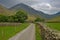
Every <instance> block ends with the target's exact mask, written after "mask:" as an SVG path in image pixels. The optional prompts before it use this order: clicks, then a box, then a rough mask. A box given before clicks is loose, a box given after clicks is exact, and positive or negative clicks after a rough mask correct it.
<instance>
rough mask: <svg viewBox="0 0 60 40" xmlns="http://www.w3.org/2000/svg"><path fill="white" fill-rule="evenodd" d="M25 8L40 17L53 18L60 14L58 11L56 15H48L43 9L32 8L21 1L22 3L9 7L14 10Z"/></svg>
mask: <svg viewBox="0 0 60 40" xmlns="http://www.w3.org/2000/svg"><path fill="white" fill-rule="evenodd" d="M21 9H23V10H24V11H26V12H28V13H29V14H32V15H34V16H38V17H41V18H45V19H49V20H50V19H52V18H55V17H56V16H60V13H57V14H54V15H48V14H45V13H44V12H42V11H37V10H35V9H33V8H31V7H30V6H28V5H26V4H23V3H20V4H17V5H15V6H13V7H11V8H9V10H13V11H17V10H21Z"/></svg>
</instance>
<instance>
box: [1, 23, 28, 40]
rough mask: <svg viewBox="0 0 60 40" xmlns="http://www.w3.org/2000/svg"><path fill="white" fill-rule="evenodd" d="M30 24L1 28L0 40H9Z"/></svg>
mask: <svg viewBox="0 0 60 40" xmlns="http://www.w3.org/2000/svg"><path fill="white" fill-rule="evenodd" d="M28 25H29V23H22V24H20V25H18V26H0V40H8V39H9V38H10V37H12V36H14V35H15V34H16V33H18V32H20V31H22V30H23V29H25V28H26V27H28Z"/></svg>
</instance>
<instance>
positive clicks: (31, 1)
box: [0, 0, 60, 15]
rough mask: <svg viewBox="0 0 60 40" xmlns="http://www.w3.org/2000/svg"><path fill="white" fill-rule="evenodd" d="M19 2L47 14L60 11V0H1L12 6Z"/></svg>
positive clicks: (8, 6) (3, 3)
mask: <svg viewBox="0 0 60 40" xmlns="http://www.w3.org/2000/svg"><path fill="white" fill-rule="evenodd" d="M19 3H24V4H27V5H29V6H31V7H32V8H34V9H35V10H38V11H43V12H44V13H46V14H49V15H52V14H56V13H57V12H59V11H60V0H0V4H2V5H3V6H5V7H7V8H10V7H12V6H14V5H17V4H19Z"/></svg>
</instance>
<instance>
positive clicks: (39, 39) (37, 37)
mask: <svg viewBox="0 0 60 40" xmlns="http://www.w3.org/2000/svg"><path fill="white" fill-rule="evenodd" d="M36 40H42V38H41V36H40V28H39V27H38V25H36Z"/></svg>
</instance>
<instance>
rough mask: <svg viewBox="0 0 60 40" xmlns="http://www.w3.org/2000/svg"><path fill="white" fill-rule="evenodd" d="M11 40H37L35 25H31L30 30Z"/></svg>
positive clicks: (18, 34)
mask: <svg viewBox="0 0 60 40" xmlns="http://www.w3.org/2000/svg"><path fill="white" fill-rule="evenodd" d="M9 40H35V25H34V24H31V25H30V26H29V27H28V28H26V29H24V30H23V31H21V32H19V33H17V34H16V35H15V36H13V37H12V38H10V39H9Z"/></svg>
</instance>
